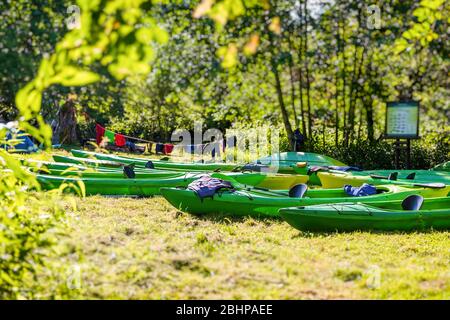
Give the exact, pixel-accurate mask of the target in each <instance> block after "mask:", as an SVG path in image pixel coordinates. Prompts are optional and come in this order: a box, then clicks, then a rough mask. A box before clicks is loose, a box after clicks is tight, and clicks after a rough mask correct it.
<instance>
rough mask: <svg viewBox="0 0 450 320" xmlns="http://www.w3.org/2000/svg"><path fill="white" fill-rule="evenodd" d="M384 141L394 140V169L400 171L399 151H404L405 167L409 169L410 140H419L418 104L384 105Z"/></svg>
mask: <svg viewBox="0 0 450 320" xmlns="http://www.w3.org/2000/svg"><path fill="white" fill-rule="evenodd" d="M384 137H385V138H386V139H395V142H394V148H395V168H396V169H400V155H401V151H403V150H405V151H406V166H407V168H408V169H410V168H411V139H419V102H417V101H398V102H388V103H387V104H386V122H385V135H384Z"/></svg>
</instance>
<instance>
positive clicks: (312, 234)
mask: <svg viewBox="0 0 450 320" xmlns="http://www.w3.org/2000/svg"><path fill="white" fill-rule="evenodd" d="M436 231H438V232H439V231H444V232H445V231H446V230H435V229H423V230H420V229H418V230H411V231H405V230H397V231H394V230H393V231H385V230H351V231H346V230H335V231H299V233H298V234H296V235H295V236H293V237H292V238H294V239H295V238H308V239H311V238H323V237H327V236H333V235H338V234H352V233H353V234H354V233H366V234H370V235H411V234H430V233H433V232H436Z"/></svg>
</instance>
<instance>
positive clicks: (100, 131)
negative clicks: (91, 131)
mask: <svg viewBox="0 0 450 320" xmlns="http://www.w3.org/2000/svg"><path fill="white" fill-rule="evenodd" d="M104 135H105V128H103V127H102V126H101V125H99V124H98V123H96V124H95V140H97V144H98V145H99V144H100V143H102V140H103V136H104Z"/></svg>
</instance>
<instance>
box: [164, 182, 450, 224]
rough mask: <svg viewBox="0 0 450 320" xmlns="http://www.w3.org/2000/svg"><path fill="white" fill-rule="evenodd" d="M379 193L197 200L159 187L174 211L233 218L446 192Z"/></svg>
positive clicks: (246, 194) (243, 194) (226, 195)
mask: <svg viewBox="0 0 450 320" xmlns="http://www.w3.org/2000/svg"><path fill="white" fill-rule="evenodd" d="M377 189H378V190H380V191H383V193H380V194H376V195H372V196H365V197H351V196H348V195H346V194H345V192H344V191H343V190H342V189H316V190H309V191H307V193H306V194H305V197H303V198H290V197H288V196H287V195H286V194H282V193H281V192H280V193H276V192H270V191H269V192H265V191H259V190H255V189H253V190H250V191H248V190H237V191H234V192H231V191H225V192H219V193H218V194H216V195H215V196H214V197H212V198H205V199H200V198H199V197H198V196H197V195H196V193H195V192H193V191H191V190H186V189H176V188H161V190H160V191H161V194H162V195H163V197H164V198H165V199H166V200H167V201H168V202H170V203H171V204H172V205H173V206H174V207H175V208H177V209H179V210H181V211H184V212H188V213H192V214H197V215H202V214H221V215H235V216H253V215H254V216H271V217H277V216H279V213H278V210H279V209H281V208H285V207H293V206H308V205H316V204H328V203H339V202H356V201H358V202H362V203H364V202H376V201H388V200H403V199H404V198H406V197H407V196H409V195H411V194H419V195H422V196H423V197H426V198H432V197H442V196H445V195H446V194H447V193H448V192H449V191H450V187H449V188H444V189H437V190H436V189H425V188H403V187H399V186H378V187H377Z"/></svg>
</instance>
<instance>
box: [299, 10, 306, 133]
mask: <svg viewBox="0 0 450 320" xmlns="http://www.w3.org/2000/svg"><path fill="white" fill-rule="evenodd" d="M302 11H303V10H302V6H301V5H300V6H299V8H298V16H299V17H300V46H299V49H298V66H299V67H298V74H299V82H298V88H299V103H300V114H301V116H302V134H303V136H304V137H305V138H307V137H308V132H307V131H306V120H305V107H304V105H303V70H302V65H303V18H302V15H303V12H302Z"/></svg>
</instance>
